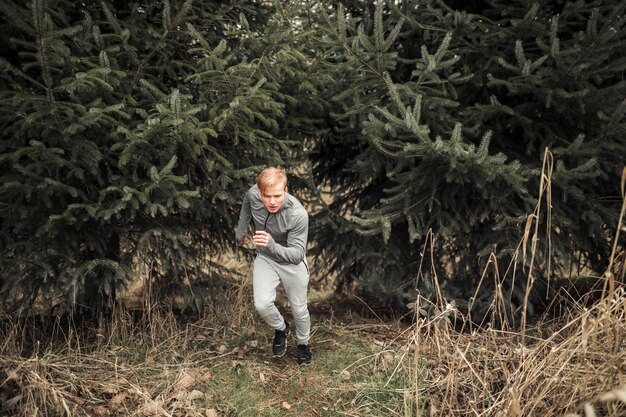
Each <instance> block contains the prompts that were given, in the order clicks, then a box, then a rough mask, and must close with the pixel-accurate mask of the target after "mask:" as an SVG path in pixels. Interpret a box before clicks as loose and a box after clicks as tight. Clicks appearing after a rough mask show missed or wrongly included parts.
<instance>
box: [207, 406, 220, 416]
mask: <svg viewBox="0 0 626 417" xmlns="http://www.w3.org/2000/svg"><path fill="white" fill-rule="evenodd" d="M204 415H206V417H219V415H218V414H217V411H215V408H209V409H208V410H206V411H205V412H204Z"/></svg>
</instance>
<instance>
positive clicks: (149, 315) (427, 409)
mask: <svg viewBox="0 0 626 417" xmlns="http://www.w3.org/2000/svg"><path fill="white" fill-rule="evenodd" d="M547 169H549V167H548V168H547ZM542 177H545V178H546V179H547V182H546V183H545V184H542V192H541V193H540V198H539V203H538V205H537V209H536V211H535V213H533V214H532V215H531V216H529V222H528V225H527V228H526V234H525V236H524V237H523V239H522V243H521V244H520V251H522V253H521V254H520V256H524V257H526V256H528V257H531V259H534V256H535V251H536V242H537V240H538V239H539V234H540V231H539V227H538V224H539V217H540V214H541V199H542V196H543V197H544V198H545V199H546V202H547V203H548V204H546V206H548V207H549V177H550V173H549V172H546V173H544V174H542ZM624 179H626V170H625V174H624V178H623V181H622V184H623V185H622V188H624V183H625V182H626V181H625V180H624ZM544 192H546V193H547V195H545V196H544ZM625 207H626V199H625V200H624V205H623V207H622V217H623V216H624V211H625V210H624V208H625ZM548 223H549V222H548ZM619 230H621V218H620V224H619V225H618V233H617V234H616V237H615V242H617V239H618V236H619ZM548 240H549V237H548ZM528 242H531V243H530V245H531V247H530V250H529V251H527V250H526V245H527V243H528ZM431 244H432V240H431ZM613 248H614V251H613V252H614V254H615V251H616V248H617V244H614V245H613ZM431 254H432V251H431ZM614 258H615V257H614V256H613V255H612V256H611V262H610V264H612V263H613V261H614ZM425 263H427V262H425ZM431 263H432V262H431ZM495 264H496V262H493V265H495ZM531 264H532V261H531ZM488 267H489V266H488ZM241 272H245V271H241ZM431 272H434V271H432V270H431ZM517 272H518V273H519V271H517ZM420 273H421V268H420ZM515 273H516V271H515V268H509V270H508V271H505V273H504V274H505V276H504V277H500V276H499V274H498V273H497V271H495V272H493V273H490V276H493V277H494V279H496V281H497V282H502V280H503V279H507V278H510V276H509V277H507V276H506V275H507V274H515ZM526 273H527V274H529V276H528V278H529V282H530V284H529V289H528V291H530V287H532V269H531V270H530V272H529V271H526ZM247 275H249V274H246V273H243V274H242V275H241V276H247ZM487 275H488V274H487V272H486V273H485V276H487ZM431 276H432V280H433V287H434V288H436V289H437V291H438V296H437V297H436V298H437V300H434V301H433V304H432V305H430V306H429V308H430V310H431V311H435V312H438V313H435V314H431V315H427V314H424V315H422V314H421V313H420V311H421V310H422V307H423V306H424V305H423V304H421V305H420V303H423V302H424V300H423V299H421V298H419V297H418V298H417V300H416V303H415V304H416V305H415V306H414V308H415V319H414V320H413V321H412V322H411V323H410V324H406V323H402V322H400V321H389V322H383V321H382V320H381V319H379V318H376V319H364V318H361V317H359V316H357V315H356V314H354V313H352V312H351V311H347V312H345V313H343V314H342V315H341V316H339V317H337V316H335V314H334V311H333V308H334V305H333V304H332V303H334V302H336V299H332V300H331V301H328V299H326V298H325V295H327V294H313V297H312V300H311V301H312V305H318V304H320V303H321V304H324V303H326V305H325V306H323V307H324V308H320V309H317V310H314V311H313V314H312V315H313V320H314V324H313V329H312V330H313V331H312V333H313V334H312V336H313V337H312V350H313V353H314V362H313V364H312V365H311V366H310V367H304V368H303V367H299V366H297V365H296V364H295V358H294V357H293V352H291V353H290V355H287V356H285V357H283V358H280V359H275V358H273V357H272V356H271V353H270V352H269V349H268V347H269V345H270V342H271V336H272V335H271V333H270V332H269V331H268V330H267V329H266V327H265V326H264V325H263V324H261V323H259V319H258V317H257V316H256V315H255V314H254V311H253V310H254V309H253V306H252V304H251V299H252V297H251V288H250V280H249V279H241V280H236V279H233V280H232V285H231V286H230V290H228V291H226V292H225V293H223V294H220V297H216V300H218V301H214V302H213V303H212V304H210V305H208V306H207V309H206V310H205V312H204V314H203V315H202V316H200V317H193V318H192V317H180V316H178V317H177V316H175V315H173V314H172V312H171V311H170V310H168V309H166V308H163V307H162V306H161V305H158V304H152V303H149V304H146V305H145V310H144V312H143V314H142V315H141V316H139V317H136V316H133V315H132V314H131V312H130V311H129V310H124V309H120V310H118V311H116V312H115V314H114V317H111V318H110V320H108V321H107V322H106V324H105V325H101V326H89V323H74V322H71V321H65V322H64V321H63V320H60V319H59V320H56V321H55V320H52V319H51V320H50V321H48V322H43V323H40V322H39V321H37V320H24V319H20V320H16V319H10V318H6V319H5V320H3V321H2V323H0V404H1V406H0V416H24V417H26V416H29V417H31V416H32V417H35V416H42V417H48V416H49V417H52V416H54V417H56V416H103V417H105V416H137V417H139V416H204V417H216V416H220V417H222V416H283V415H284V416H287V415H293V416H431V417H435V416H495V417H521V416H540V417H543V416H584V417H595V416H606V417H621V416H625V415H626V378H625V377H624V374H625V373H626V292H625V290H624V288H623V285H620V284H619V280H618V281H616V280H615V277H614V276H613V275H612V274H611V271H609V272H608V273H607V275H606V277H605V278H606V280H605V281H606V282H607V285H606V286H605V288H604V296H603V298H602V300H600V301H599V302H598V303H596V304H595V305H593V306H591V307H586V306H584V305H582V304H578V303H577V302H576V301H574V300H573V299H572V298H567V299H564V300H563V303H565V304H566V307H567V308H565V309H564V310H563V311H566V313H564V315H563V316H561V317H557V318H552V319H550V320H547V319H546V320H543V321H542V322H540V323H536V324H534V325H533V326H527V325H526V319H525V316H524V320H523V326H522V328H521V330H519V331H513V330H512V327H508V326H506V320H504V319H503V314H502V308H501V307H502V303H503V296H502V293H501V291H498V290H497V291H496V292H495V293H494V294H493V300H494V301H493V303H492V314H491V316H490V317H491V318H492V320H494V322H497V323H499V324H500V325H502V324H504V326H500V327H499V328H496V326H494V325H493V323H489V322H486V323H481V324H480V326H476V324H475V323H472V322H471V321H470V320H469V319H468V318H466V317H463V316H462V315H461V314H460V313H459V312H458V311H456V308H455V307H454V305H453V304H452V303H450V304H449V303H447V302H446V300H444V299H443V297H442V296H441V293H440V292H439V282H438V280H437V276H436V274H434V273H432V274H431ZM418 278H420V279H423V277H422V276H420V277H418ZM513 278H514V279H518V278H519V277H515V276H513ZM496 288H498V286H497V285H496ZM477 291H478V290H477ZM282 307H285V306H282ZM316 311H318V313H317V314H315V313H316ZM320 311H323V312H324V313H319V312H320ZM452 318H456V324H460V326H453V325H452V320H451V319H452ZM51 322H52V323H51ZM459 327H460V328H461V330H460V331H459V330H455V329H459ZM292 344H293V343H292ZM291 349H292V350H293V346H291Z"/></svg>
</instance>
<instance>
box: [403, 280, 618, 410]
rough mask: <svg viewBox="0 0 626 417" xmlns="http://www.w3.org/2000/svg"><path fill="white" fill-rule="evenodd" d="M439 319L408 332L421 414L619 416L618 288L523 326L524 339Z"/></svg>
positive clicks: (422, 321) (514, 333)
mask: <svg viewBox="0 0 626 417" xmlns="http://www.w3.org/2000/svg"><path fill="white" fill-rule="evenodd" d="M442 317H443V315H442V316H439V317H435V318H433V319H420V320H418V322H417V323H416V325H415V326H414V328H413V330H412V332H411V344H412V353H411V355H412V361H413V364H414V365H413V369H414V375H415V376H414V378H413V380H414V381H415V383H414V387H415V390H414V391H413V393H412V394H413V398H414V404H415V405H417V408H424V407H425V408H426V410H427V411H426V412H425V413H424V415H428V416H450V415H455V416H457V415H458V416H503V417H504V416H507V417H516V416H558V415H563V414H565V413H569V414H568V415H585V416H587V417H592V416H595V415H602V416H615V417H618V416H624V415H626V379H624V373H625V372H626V339H625V335H626V296H625V293H624V290H623V289H619V290H618V291H616V292H615V294H614V296H613V297H612V298H610V299H607V300H605V301H602V302H600V303H598V304H597V305H595V306H593V307H592V308H590V309H585V308H584V307H582V306H580V307H579V308H577V309H576V310H575V312H574V313H572V314H571V316H570V317H569V318H560V319H559V320H558V321H557V322H554V323H542V324H540V325H538V326H537V327H535V328H533V329H530V330H529V331H528V334H532V335H533V336H528V335H527V336H526V341H525V342H524V338H523V337H522V334H521V333H516V332H503V331H500V330H497V329H494V328H491V327H486V328H484V329H480V330H476V331H474V332H472V333H459V332H455V331H454V330H453V329H452V328H451V326H450V324H449V322H448V321H446V320H443V319H442ZM592 410H595V412H596V414H594V411H592Z"/></svg>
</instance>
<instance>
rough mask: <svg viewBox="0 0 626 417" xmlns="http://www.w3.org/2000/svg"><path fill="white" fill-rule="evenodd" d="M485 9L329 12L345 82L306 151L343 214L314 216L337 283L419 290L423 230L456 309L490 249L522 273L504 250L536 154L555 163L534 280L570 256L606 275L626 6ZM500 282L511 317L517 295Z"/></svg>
mask: <svg viewBox="0 0 626 417" xmlns="http://www.w3.org/2000/svg"><path fill="white" fill-rule="evenodd" d="M481 4H482V6H483V7H482V8H479V7H478V6H477V5H475V4H473V3H472V4H466V3H465V2H449V3H444V2H440V1H439V2H433V1H405V2H401V3H389V4H385V3H384V2H382V1H379V2H377V3H376V8H375V10H369V9H368V8H367V6H366V4H365V3H358V4H356V5H355V2H352V3H351V9H350V12H346V9H345V8H344V7H343V6H341V5H339V6H338V7H337V9H336V12H334V13H333V14H332V15H331V14H330V13H329V14H328V15H327V23H326V35H325V37H324V41H325V44H324V46H325V48H326V50H327V59H328V61H329V62H331V63H332V64H333V65H334V66H335V67H336V68H337V72H338V73H341V74H342V76H341V77H339V78H338V81H337V83H336V85H335V89H336V90H338V91H339V93H338V94H335V95H333V97H332V98H331V100H332V101H333V102H334V103H336V105H335V107H334V117H335V119H334V121H335V126H336V128H335V129H334V130H333V131H332V134H329V135H328V136H327V137H325V138H323V140H322V141H321V143H320V144H319V146H318V147H317V148H316V151H315V153H314V154H313V158H314V161H315V164H316V165H315V169H316V173H317V174H318V181H320V182H325V183H327V184H329V185H330V186H331V187H332V189H333V190H336V192H337V199H336V200H335V202H334V203H333V205H331V207H330V211H331V212H334V213H335V214H337V215H338V216H337V219H340V220H333V219H334V218H333V217H331V216H329V217H328V218H325V219H321V220H320V224H323V225H324V227H325V228H326V232H325V235H326V236H336V237H335V238H334V239H330V242H328V245H327V246H324V247H319V248H318V250H319V251H320V253H322V254H323V253H329V254H332V253H338V254H339V256H338V257H339V258H341V259H338V260H337V262H336V263H334V264H333V265H332V268H333V269H334V270H336V271H337V272H339V276H340V277H343V279H345V280H350V279H356V280H359V281H360V282H361V283H363V284H364V286H365V287H366V288H368V289H369V290H371V291H372V292H373V293H375V294H387V299H393V298H394V297H395V298H396V299H398V298H399V299H402V297H403V296H409V297H412V296H413V295H412V294H413V293H412V290H411V289H412V288H414V285H415V271H416V269H417V267H418V262H419V259H420V256H421V252H419V251H421V250H422V248H421V247H420V244H424V243H426V242H425V239H426V238H427V237H428V236H429V231H431V230H432V231H433V232H434V234H435V242H436V247H435V252H436V253H435V256H436V258H435V259H437V260H438V261H439V262H440V263H439V264H438V265H435V270H436V271H437V272H438V275H439V276H440V277H442V278H443V277H447V278H449V279H448V280H445V283H444V284H450V283H451V284H452V285H448V291H449V296H450V298H455V297H456V298H457V301H458V302H460V304H463V301H465V302H467V300H468V298H469V296H470V295H472V294H473V293H474V291H475V289H476V285H477V283H478V281H479V278H480V277H481V273H482V271H483V269H484V267H485V265H486V263H487V262H488V261H489V259H490V254H492V253H493V254H495V255H496V257H497V259H499V260H500V262H501V265H500V269H501V270H502V271H504V270H505V269H506V267H507V265H508V264H509V262H511V260H516V262H519V263H520V265H519V268H520V270H522V268H528V267H529V262H530V260H529V257H526V258H524V257H522V256H520V257H519V258H516V257H515V254H514V252H515V250H516V248H517V247H518V245H519V242H520V239H521V238H522V236H523V234H524V228H525V225H526V221H527V215H528V214H529V213H532V212H533V208H534V207H535V205H536V203H537V198H538V190H539V184H540V182H541V181H543V178H541V175H542V171H541V168H542V163H543V157H544V153H545V150H546V149H548V150H549V152H550V153H549V155H552V156H553V158H554V160H555V161H556V162H555V166H554V169H553V171H552V175H551V178H550V181H551V189H550V197H551V199H550V200H549V201H548V202H549V203H550V204H551V212H550V213H548V212H542V213H541V216H540V219H541V221H542V222H543V223H542V230H544V229H545V230H547V232H546V235H545V236H546V237H545V239H543V240H542V242H543V244H544V246H543V247H540V248H539V251H538V255H537V256H538V258H537V262H535V267H536V268H537V269H538V270H539V272H538V274H539V276H540V277H543V278H544V279H548V278H549V274H550V273H551V270H552V271H554V270H556V271H558V273H559V274H564V275H568V274H569V268H570V265H571V263H572V259H573V257H580V259H581V267H582V266H586V267H588V268H591V269H593V270H595V271H597V272H599V273H601V272H603V271H602V268H603V267H604V264H603V262H602V261H603V260H608V251H609V249H610V245H608V244H607V239H608V238H609V236H610V228H611V227H614V225H615V224H617V216H618V214H619V204H618V203H619V198H618V196H619V191H618V183H619V172H620V171H621V168H622V166H623V164H624V155H626V141H625V140H624V137H625V136H624V134H623V133H624V128H625V127H626V124H625V120H624V110H625V109H626V105H625V104H624V91H625V89H624V88H625V87H624V82H623V79H622V78H623V77H622V73H623V69H624V57H623V51H622V49H623V48H622V47H621V45H623V44H624V37H625V36H626V28H625V26H624V21H623V19H622V17H621V15H622V14H623V11H624V7H625V6H624V5H623V4H621V5H619V6H617V7H616V6H615V5H614V4H613V2H608V1H590V2H583V1H579V2H575V3H573V2H565V3H564V4H562V3H561V2H546V3H533V2H527V1H515V2H512V3H511V2H499V1H485V2H482V3H481ZM355 10H359V11H360V13H359V12H355ZM329 149H333V150H334V152H332V153H330V152H328V151H329ZM544 198H546V197H545V196H544ZM543 207H545V204H544V206H543ZM548 214H551V216H548ZM345 219H348V220H352V221H348V220H345ZM357 226H360V227H357ZM331 231H333V232H331ZM337 232H339V233H337ZM359 233H361V234H362V233H365V234H366V236H365V237H362V236H359ZM374 233H375V234H377V235H378V236H379V237H378V238H377V237H376V236H375V235H372V234H374ZM380 238H382V239H380ZM380 240H383V241H384V242H386V245H385V246H383V247H381V244H380V243H379V242H380ZM572 242H575V244H574V245H572ZM320 243H321V238H320ZM425 247H426V249H424V250H425V251H426V256H427V257H428V245H425ZM325 251H327V252H325ZM551 260H554V261H555V262H554V263H553V264H550V261H551ZM504 285H505V286H508V288H507V297H508V298H509V300H510V312H513V311H515V310H516V309H517V307H519V306H520V305H521V303H522V302H523V300H522V298H523V290H522V291H520V288H516V287H513V286H512V283H511V282H507V283H504ZM519 285H520V283H519V282H518V286H519ZM522 285H523V283H522ZM522 289H523V286H522Z"/></svg>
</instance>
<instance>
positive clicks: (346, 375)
mask: <svg viewBox="0 0 626 417" xmlns="http://www.w3.org/2000/svg"><path fill="white" fill-rule="evenodd" d="M351 376H352V375H350V372H348V371H346V370H345V369H344V370H343V371H341V379H343V380H344V381H347V380H349V379H350V377H351Z"/></svg>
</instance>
